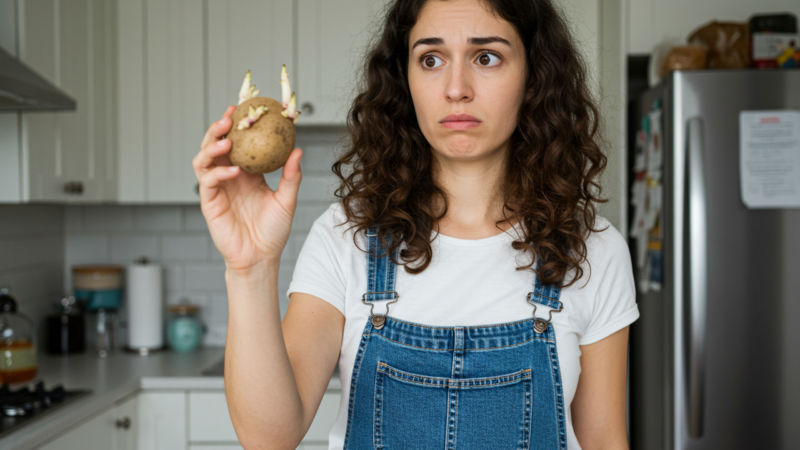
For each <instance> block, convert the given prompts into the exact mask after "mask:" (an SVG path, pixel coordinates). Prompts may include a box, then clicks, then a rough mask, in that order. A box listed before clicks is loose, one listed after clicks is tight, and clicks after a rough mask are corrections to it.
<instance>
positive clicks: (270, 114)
mask: <svg viewBox="0 0 800 450" xmlns="http://www.w3.org/2000/svg"><path fill="white" fill-rule="evenodd" d="M258 93H259V90H258V89H256V86H255V85H254V84H251V80H250V71H249V70H248V71H247V75H245V77H244V81H243V82H242V87H241V89H239V105H238V106H237V108H236V111H234V112H233V116H232V117H231V119H232V120H233V123H234V124H236V126H235V127H233V128H232V129H231V131H230V132H229V133H228V138H229V139H230V141H231V151H230V153H229V154H228V156H229V157H230V160H231V163H233V164H234V165H236V166H239V167H241V168H242V170H243V171H245V172H247V173H250V174H263V173H269V172H273V171H275V170H277V169H278V168H280V167H281V166H283V165H284V164H285V163H286V159H287V158H288V157H289V154H290V153H291V152H292V149H294V144H295V138H296V130H295V127H294V125H295V124H296V123H297V121H298V119H299V118H300V111H297V99H296V97H295V94H294V92H292V90H291V87H290V86H289V75H288V74H287V73H286V65H285V64H284V65H283V68H282V69H281V102H280V103H279V102H278V101H276V100H273V99H271V98H267V97H258ZM278 112H280V114H278ZM286 119H289V121H287V120H286ZM290 123H291V125H289V124H290Z"/></svg>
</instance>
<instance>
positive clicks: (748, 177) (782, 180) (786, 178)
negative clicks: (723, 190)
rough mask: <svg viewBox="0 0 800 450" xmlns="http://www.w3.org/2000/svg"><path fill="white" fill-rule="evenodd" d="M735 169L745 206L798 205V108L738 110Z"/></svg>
mask: <svg viewBox="0 0 800 450" xmlns="http://www.w3.org/2000/svg"><path fill="white" fill-rule="evenodd" d="M739 171H740V174H741V190H742V202H744V204H745V205H746V206H747V207H748V208H800V111H789V110H781V111H742V112H740V113H739Z"/></svg>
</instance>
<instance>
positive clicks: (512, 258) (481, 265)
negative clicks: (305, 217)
mask: <svg viewBox="0 0 800 450" xmlns="http://www.w3.org/2000/svg"><path fill="white" fill-rule="evenodd" d="M344 220H345V216H344V212H343V211H342V207H341V203H334V204H332V205H331V206H330V207H329V208H328V210H327V211H325V212H324V213H323V214H322V216H320V217H319V218H318V219H317V220H316V221H315V222H314V225H313V226H312V228H311V231H310V232H309V235H308V238H307V239H306V241H305V244H304V245H303V248H302V250H301V251H300V255H299V257H298V259H297V265H296V266H295V270H294V276H293V278H292V282H291V284H290V285H289V290H288V291H287V293H286V295H287V296H288V295H289V294H291V293H292V292H304V293H308V294H311V295H314V296H317V297H319V298H321V299H322V300H325V301H327V302H329V303H330V304H332V305H333V306H335V307H336V308H337V309H338V310H339V311H341V313H342V314H343V315H344V316H345V326H344V336H343V339H342V348H341V354H340V356H339V375H340V377H341V382H342V400H341V404H340V405H339V415H338V417H337V419H336V422H335V424H334V426H333V428H332V429H331V431H330V435H329V449H341V448H342V447H343V445H344V435H345V430H346V426H347V411H348V405H349V394H350V381H351V376H352V371H353V364H354V362H355V357H356V352H357V351H358V345H359V342H360V341H361V334H362V332H363V330H364V326H365V325H366V322H367V320H368V319H369V311H370V307H369V306H368V305H365V304H363V303H362V301H361V295H362V294H363V293H364V292H366V290H367V276H366V271H367V256H366V253H364V252H362V251H361V250H359V249H358V248H356V247H355V245H354V243H353V233H354V232H355V229H351V230H349V231H345V230H346V229H347V228H348V227H349V224H345V225H342V226H336V227H335V228H334V224H339V223H342V222H344ZM596 225H597V226H596V227H595V228H597V229H603V228H605V227H608V229H606V230H605V231H602V232H599V233H592V234H591V235H590V237H589V238H588V239H587V242H586V245H587V255H588V260H589V263H590V264H591V273H590V270H589V264H586V263H584V266H583V269H584V275H583V277H582V278H581V279H580V280H578V281H577V282H576V283H575V284H573V285H572V286H570V287H567V288H562V290H561V301H562V302H563V304H564V309H563V311H562V312H560V313H557V314H553V319H552V322H551V323H552V324H553V327H554V329H555V332H556V342H557V347H556V348H557V350H558V359H559V364H560V367H561V376H562V382H563V389H564V402H565V405H567V412H566V422H567V445H568V448H569V449H571V450H573V449H580V445H579V444H578V441H577V439H576V437H575V432H574V431H573V428H572V415H571V413H570V407H569V405H570V404H571V403H572V399H573V397H574V396H575V390H576V388H577V385H578V376H579V375H580V371H581V367H580V355H581V350H580V347H579V346H581V345H587V344H591V343H593V342H597V341H599V340H601V339H603V338H605V337H607V336H609V335H611V334H613V333H614V332H616V331H618V330H620V329H622V328H624V327H625V326H627V325H629V324H631V323H632V322H633V321H635V320H636V319H637V318H638V317H639V309H638V308H637V306H636V296H635V291H634V281H633V271H632V267H631V261H630V254H629V252H628V246H627V243H626V242H625V240H624V238H623V237H622V235H621V234H620V233H619V232H618V231H617V230H616V228H614V227H613V226H611V224H610V223H609V222H608V221H607V220H606V219H604V218H602V217H599V216H598V217H597V224H596ZM514 232H517V228H511V229H509V230H508V231H506V232H504V233H500V234H498V235H496V236H492V237H489V238H485V239H476V240H467V239H457V238H453V237H449V236H445V235H443V234H440V235H438V236H436V238H435V239H434V240H433V242H432V243H431V245H432V248H433V257H432V259H431V263H430V265H429V266H428V267H427V268H426V269H425V270H424V271H423V272H422V273H420V274H417V275H411V274H409V273H407V272H406V271H405V269H404V268H403V267H402V266H399V267H398V270H397V281H396V283H395V289H396V290H397V292H398V293H399V294H400V299H399V300H398V301H397V302H395V303H392V304H391V305H389V313H388V315H389V316H391V317H393V318H397V319H400V320H406V321H409V322H415V323H419V324H426V325H435V326H457V325H458V326H475V325H487V324H499V323H507V322H513V321H518V320H524V319H528V318H531V317H532V312H533V307H532V306H531V305H530V304H528V303H527V302H526V295H527V294H528V292H531V291H532V290H533V282H534V276H535V275H534V273H533V272H531V271H517V270H515V268H516V267H517V266H518V265H519V264H521V263H527V262H529V261H530V256H525V255H528V254H527V253H523V252H522V251H518V250H514V249H513V248H512V247H511V242H512V241H513V240H514V236H513V235H512V233H514ZM434 235H436V233H435V232H434ZM366 239H367V238H366V236H364V233H359V241H358V242H359V246H360V247H361V248H362V249H368V248H369V247H368V245H367V240H366ZM404 247H405V243H403V244H402V246H401V248H404ZM415 265H416V264H415V263H412V266H415ZM590 275H591V277H590ZM567 279H568V280H570V279H571V274H568V276H567ZM383 303H384V302H375V310H376V311H379V313H380V314H384V313H385V308H386V307H385V305H384V304H383ZM549 309H550V308H548V307H547V306H543V305H538V306H537V311H536V315H537V317H543V318H545V319H546V318H547V316H548V311H549Z"/></svg>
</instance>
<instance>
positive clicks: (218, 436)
mask: <svg viewBox="0 0 800 450" xmlns="http://www.w3.org/2000/svg"><path fill="white" fill-rule="evenodd" d="M341 398H342V391H341V390H328V391H327V392H325V394H323V396H322V402H321V403H320V406H319V409H318V410H317V415H316V417H314V421H313V422H312V423H311V426H310V427H309V429H308V432H307V433H306V435H305V437H304V438H303V442H301V445H300V447H298V448H299V449H308V450H315V448H316V446H320V447H321V448H327V444H326V443H327V441H328V433H329V432H330V430H331V427H333V423H334V422H335V421H336V415H337V414H338V412H339V402H340V401H341ZM188 410H189V441H190V442H191V444H192V445H204V444H220V445H223V444H224V445H223V446H222V447H220V449H223V448H224V449H226V450H227V449H229V448H231V449H234V448H241V447H239V446H238V445H239V444H238V439H237V437H236V432H235V431H234V429H233V424H232V423H231V419H230V415H229V413H228V404H227V402H226V400H225V393H224V392H223V391H197V392H190V393H189V407H188ZM323 444H325V445H323ZM228 446H232V447H228ZM192 448H194V447H190V450H191V449H192ZM202 448H204V449H206V448H207V447H202Z"/></svg>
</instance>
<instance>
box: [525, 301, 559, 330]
mask: <svg viewBox="0 0 800 450" xmlns="http://www.w3.org/2000/svg"><path fill="white" fill-rule="evenodd" d="M532 295H533V292H528V299H527V300H528V303H530V304H531V305H533V318H534V321H533V331H535V332H536V333H538V334H542V333H544V332H545V331H547V325H548V324H549V323H550V321H551V320H553V313H560V312H561V310H563V309H564V303H563V302H561V301H560V300H556V299H554V298H550V297H545V296H544V295H542V297H544V298H546V299H549V300H553V301H554V302H558V309H551V310H550V316H549V318H548V319H547V320H544V319H540V318H538V317H536V303H534V302H533V301H531V296H532Z"/></svg>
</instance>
